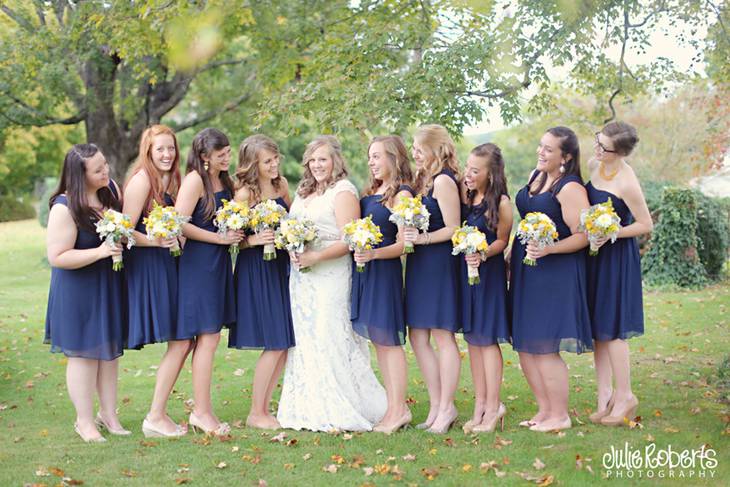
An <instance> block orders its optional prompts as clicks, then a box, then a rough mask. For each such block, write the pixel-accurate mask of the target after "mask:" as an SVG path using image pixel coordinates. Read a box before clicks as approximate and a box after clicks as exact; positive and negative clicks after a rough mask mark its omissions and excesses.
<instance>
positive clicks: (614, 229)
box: [578, 198, 621, 255]
mask: <svg viewBox="0 0 730 487" xmlns="http://www.w3.org/2000/svg"><path fill="white" fill-rule="evenodd" d="M620 225H621V218H620V217H619V216H618V215H617V214H616V212H615V211H614V209H613V202H612V201H611V198H608V201H606V202H604V203H598V204H597V205H593V206H591V207H590V208H587V209H585V210H583V211H581V212H580V226H579V227H578V229H579V230H580V231H582V232H586V234H587V235H588V243H589V244H590V247H591V249H590V251H589V252H588V253H589V254H590V255H598V248H599V247H598V246H597V245H596V241H597V240H601V239H604V238H610V239H611V243H613V242H615V241H616V239H617V238H618V231H619V229H620V228H621V226H620Z"/></svg>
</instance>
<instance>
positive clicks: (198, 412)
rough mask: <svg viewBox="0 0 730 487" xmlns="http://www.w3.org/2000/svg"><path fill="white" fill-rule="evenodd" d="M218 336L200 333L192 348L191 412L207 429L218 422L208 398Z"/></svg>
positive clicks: (217, 334)
mask: <svg viewBox="0 0 730 487" xmlns="http://www.w3.org/2000/svg"><path fill="white" fill-rule="evenodd" d="M220 338H221V335H220V333H208V334H205V335H200V336H198V337H197V339H196V341H195V349H194V350H193V398H194V400H195V407H194V409H193V412H194V413H195V416H196V417H197V418H198V419H199V420H200V421H201V422H202V423H203V426H205V428H206V429H207V430H215V429H216V428H218V425H219V423H220V421H218V418H216V416H215V414H214V413H213V405H212V403H211V399H210V386H211V381H212V376H213V358H214V356H215V351H216V348H218V342H219V341H220Z"/></svg>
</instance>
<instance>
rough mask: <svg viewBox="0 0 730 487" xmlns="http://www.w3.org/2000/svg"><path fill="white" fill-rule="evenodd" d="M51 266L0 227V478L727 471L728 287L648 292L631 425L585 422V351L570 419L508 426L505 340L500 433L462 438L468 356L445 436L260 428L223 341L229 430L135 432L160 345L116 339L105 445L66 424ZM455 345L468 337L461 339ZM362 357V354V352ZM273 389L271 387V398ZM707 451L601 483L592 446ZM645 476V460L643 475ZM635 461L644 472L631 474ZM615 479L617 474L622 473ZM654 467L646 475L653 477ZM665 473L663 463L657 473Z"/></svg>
mask: <svg viewBox="0 0 730 487" xmlns="http://www.w3.org/2000/svg"><path fill="white" fill-rule="evenodd" d="M49 273H50V270H49V267H48V264H47V263H46V260H45V231H44V230H43V229H42V228H40V227H39V226H38V224H37V223H36V222H35V221H24V222H14V223H3V224H0V432H1V433H0V485H2V486H9V485H18V486H19V485H24V484H45V485H58V484H60V483H61V482H62V477H63V476H65V477H66V483H71V481H72V480H76V481H83V482H84V484H85V485H105V486H106V485H124V486H149V485H175V484H182V483H189V484H191V485H224V484H226V483H228V484H232V485H252V484H253V485H258V484H259V481H260V479H261V480H263V481H265V482H267V483H268V485H293V484H297V485H322V484H325V483H331V484H343V485H391V484H407V485H429V484H432V485H492V484H495V483H503V484H508V485H528V484H530V483H533V484H540V483H541V484H542V485H549V484H551V483H552V484H553V485H583V484H590V483H598V482H613V485H636V484H645V483H648V484H656V485H695V484H704V483H706V484H717V485H720V484H722V483H723V482H724V481H722V480H720V479H723V478H724V479H727V478H728V477H730V455H729V454H728V452H729V451H730V441H729V439H730V428H729V426H728V422H729V421H730V412H729V409H730V408H729V407H728V404H727V402H723V401H722V398H723V397H727V395H728V391H727V390H720V389H718V386H717V379H716V377H717V371H718V367H719V365H720V363H721V362H722V359H723V357H724V356H725V354H727V352H728V349H730V347H729V346H728V345H729V344H730V333H729V330H728V328H730V322H729V320H728V307H730V287H729V286H728V285H727V283H725V284H723V285H717V286H714V287H710V288H707V289H704V290H702V291H697V292H647V293H646V295H645V311H646V331H647V334H646V335H645V336H643V337H640V338H637V339H634V340H632V341H631V345H632V352H633V354H632V365H633V383H634V388H635V392H636V394H637V396H638V397H639V399H640V401H641V405H640V407H639V413H638V414H640V415H641V418H642V419H641V423H640V425H639V426H637V427H635V428H634V429H629V428H628V427H627V428H607V427H597V426H594V425H592V424H590V423H589V422H588V418H587V416H588V414H589V413H590V412H591V410H592V408H593V406H594V393H595V380H594V375H593V368H592V358H593V357H592V355H591V354H585V355H582V356H575V355H572V354H565V355H564V356H565V358H566V360H567V362H568V365H569V367H570V378H571V379H570V380H571V386H570V388H571V397H570V406H571V411H572V413H573V415H574V417H573V420H574V421H573V423H574V425H575V426H574V428H572V429H570V430H567V431H565V432H564V433H560V434H554V433H550V434H540V433H534V432H530V431H527V430H525V429H523V428H520V427H519V426H517V423H518V422H519V421H520V420H522V419H526V418H528V417H530V416H531V415H532V413H533V412H534V411H535V409H536V406H535V403H534V400H533V398H532V395H531V394H530V391H529V389H528V387H527V383H526V382H525V379H524V377H523V376H522V373H521V372H520V369H519V365H518V361H517V355H516V354H515V353H514V352H513V351H512V350H511V348H510V347H509V346H504V347H503V352H504V359H505V378H504V387H503V392H502V397H503V401H504V402H505V404H506V405H507V408H508V414H507V417H506V422H505V430H504V432H498V433H497V434H483V435H479V436H476V435H474V436H471V435H464V434H463V433H462V432H461V424H463V421H465V420H466V419H468V418H469V417H470V415H471V409H472V405H473V398H472V389H471V381H470V377H469V372H468V362H467V361H466V360H465V361H464V362H463V367H462V379H461V386H460V389H459V391H458V395H457V400H458V402H457V406H458V408H459V411H460V421H459V423H457V425H458V427H457V428H455V429H454V430H452V431H451V432H450V433H449V434H447V435H444V436H434V435H430V434H428V433H425V432H421V431H417V430H415V429H412V428H411V429H409V430H407V431H405V432H401V433H398V434H395V435H393V436H390V437H385V436H383V435H380V434H376V433H366V434H360V433H356V434H352V435H349V434H339V435H334V434H322V433H319V434H317V433H309V432H297V431H284V435H286V436H285V438H284V439H283V441H272V438H273V437H274V436H275V435H276V434H277V433H262V432H259V431H256V430H251V429H247V428H245V427H243V426H242V423H243V420H245V417H246V414H247V411H248V408H249V404H250V399H251V393H250V383H251V380H252V373H253V367H254V363H255V360H256V358H257V357H258V354H257V352H244V351H238V350H228V349H227V348H226V346H225V344H226V343H227V340H226V339H225V338H224V339H222V340H221V345H220V348H219V350H218V354H217V357H216V368H215V371H214V390H213V400H214V404H215V407H216V412H217V414H218V415H219V416H220V417H221V418H222V419H223V420H225V421H228V422H229V423H231V424H232V425H233V426H234V427H233V432H232V437H231V438H230V439H229V440H227V441H220V440H218V439H209V438H206V437H204V436H201V435H197V436H196V435H194V434H192V433H191V434H189V435H187V436H186V437H183V438H182V439H178V440H157V439H155V440H154V441H147V440H145V439H144V437H143V436H142V433H141V422H142V419H143V417H144V415H145V413H146V411H147V407H148V403H149V401H150V397H151V393H152V387H153V383H154V373H155V366H156V365H157V363H158V361H159V359H160V357H161V354H162V352H163V350H164V348H163V346H161V345H157V346H150V347H147V348H145V349H144V350H142V351H129V352H127V353H126V354H125V355H124V357H122V358H121V359H120V375H119V413H120V418H121V421H122V423H123V424H124V425H125V426H126V427H127V428H129V429H131V430H133V435H132V436H131V437H126V438H117V437H109V440H110V441H109V442H108V443H105V444H102V445H87V444H84V443H83V442H82V441H81V440H80V439H79V438H78V436H76V434H75V433H74V431H73V427H72V425H73V421H74V411H73V407H72V405H71V403H70V401H69V399H68V396H67V394H66V388H65V373H64V370H65V359H64V357H63V356H62V355H59V354H50V353H49V352H48V346H47V345H44V344H43V331H44V325H43V323H44V315H45V307H46V298H47V292H48V281H49ZM459 343H460V347H461V348H462V350H466V345H465V343H464V342H463V341H460V342H459ZM408 358H409V364H410V371H409V372H410V379H409V391H408V393H409V395H410V397H411V398H412V404H411V408H412V410H413V413H414V423H418V422H420V421H422V420H423V419H424V418H425V415H426V412H427V407H428V405H427V395H426V389H425V386H424V384H423V382H422V381H421V380H420V376H419V373H418V370H417V367H416V363H415V359H414V357H413V354H412V351H411V350H410V349H408ZM373 364H374V365H375V361H373ZM275 396H276V397H278V394H276V395H275ZM190 398H191V375H190V368H189V364H188V365H186V368H185V369H184V370H183V373H182V375H181V378H180V380H179V382H178V384H177V387H176V389H175V391H174V394H173V398H172V399H171V401H170V408H169V410H170V411H169V412H170V415H171V416H172V417H173V418H174V419H176V420H178V421H179V420H183V419H187V416H186V415H187V411H188V407H187V406H186V401H188V400H189V399H190ZM652 442H655V443H656V447H657V449H666V448H667V446H668V445H670V444H671V447H672V450H674V451H677V450H685V449H698V448H700V447H701V446H702V445H707V447H711V448H713V449H714V450H715V451H716V452H717V457H716V458H717V459H718V460H719V463H718V465H717V467H716V468H715V469H714V478H711V477H710V471H709V470H705V474H706V475H707V477H706V478H705V479H701V478H698V477H697V476H698V475H699V472H700V469H699V468H695V469H694V470H692V473H693V474H694V477H689V476H688V475H690V472H689V471H686V472H687V473H686V474H685V475H686V476H685V477H684V478H679V477H678V475H680V473H679V472H680V470H681V469H677V470H675V478H674V479H671V478H667V477H665V478H658V477H654V478H652V479H648V478H647V477H646V475H648V473H649V472H647V471H646V470H644V471H642V472H639V471H634V478H633V479H627V478H625V477H624V478H623V479H621V480H618V479H613V480H612V479H608V480H607V479H606V476H607V472H606V470H605V469H604V468H603V467H602V461H601V459H602V456H603V455H604V453H606V452H607V451H609V449H610V448H611V446H615V447H616V448H623V447H624V444H625V443H628V445H629V447H630V448H631V449H642V450H643V448H644V447H645V446H646V445H648V444H650V443H652ZM656 472H658V470H657V471H656ZM640 473H642V474H643V477H641V478H639V474H640ZM625 475H626V474H625ZM657 475H658V473H657ZM667 475H669V474H668V473H667Z"/></svg>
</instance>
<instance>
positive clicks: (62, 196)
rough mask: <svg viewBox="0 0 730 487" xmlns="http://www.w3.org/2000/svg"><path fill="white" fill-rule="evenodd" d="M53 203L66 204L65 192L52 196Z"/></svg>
mask: <svg viewBox="0 0 730 487" xmlns="http://www.w3.org/2000/svg"><path fill="white" fill-rule="evenodd" d="M53 204H54V205H55V204H59V205H63V206H68V198H66V195H65V194H59V195H58V196H56V197H55V198H53Z"/></svg>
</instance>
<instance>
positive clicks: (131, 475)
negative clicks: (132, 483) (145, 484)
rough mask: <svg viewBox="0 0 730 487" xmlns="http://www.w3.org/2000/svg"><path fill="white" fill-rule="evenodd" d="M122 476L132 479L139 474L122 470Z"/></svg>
mask: <svg viewBox="0 0 730 487" xmlns="http://www.w3.org/2000/svg"><path fill="white" fill-rule="evenodd" d="M122 475H124V476H125V477H129V478H133V477H136V476H137V475H139V474H138V473H137V472H135V471H134V470H129V469H127V468H125V469H123V470H122Z"/></svg>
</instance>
